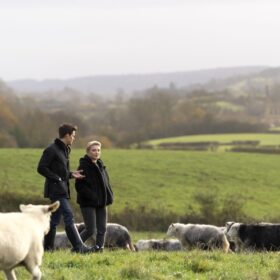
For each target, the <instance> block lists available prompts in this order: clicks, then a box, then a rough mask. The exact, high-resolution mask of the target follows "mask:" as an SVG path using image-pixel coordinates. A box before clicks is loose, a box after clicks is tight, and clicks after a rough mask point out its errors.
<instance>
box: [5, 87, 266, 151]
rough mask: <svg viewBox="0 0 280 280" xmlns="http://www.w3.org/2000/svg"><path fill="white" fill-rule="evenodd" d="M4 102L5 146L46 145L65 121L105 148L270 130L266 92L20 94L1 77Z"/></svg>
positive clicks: (172, 90)
mask: <svg viewBox="0 0 280 280" xmlns="http://www.w3.org/2000/svg"><path fill="white" fill-rule="evenodd" d="M0 106H1V110H0V147H44V146H45V145H47V144H48V143H50V141H52V139H53V138H54V137H56V130H57V127H58V126H59V125H60V124H61V123H63V122H69V123H73V124H76V125H77V126H78V131H79V137H78V139H77V142H76V146H81V147H84V145H85V143H86V142H87V141H89V140H91V139H93V138H95V139H98V140H100V141H102V143H103V144H104V146H105V147H112V146H114V147H129V146H130V145H131V144H135V143H136V144H141V143H142V142H143V141H146V140H149V139H156V138H162V137H172V136H180V135H191V134H206V133H207V134H208V133H234V132H236V133H239V132H263V131H266V130H267V124H265V123H262V122H261V119H262V116H263V114H264V111H265V96H260V95H258V96H257V97H255V96H253V95H252V94H248V95H247V96H244V95H243V96H235V95H233V94H231V93H230V92H228V91H226V90H221V91H214V92H210V91H207V90H202V89H201V90H187V89H184V88H180V89H178V88H176V87H175V86H174V85H171V86H170V87H168V88H158V87H156V86H155V87H153V88H149V89H147V90H145V91H141V92H135V94H134V95H132V97H129V98H126V97H125V95H124V94H123V93H121V92H119V93H118V94H116V95H115V97H114V98H112V99H110V100H108V99H105V98H102V96H100V95H97V94H94V93H88V94H83V93H80V92H77V91H74V90H72V89H69V88H65V89H64V90H62V91H58V92H49V93H46V94H41V93H38V94H37V95H36V96H35V95H34V94H33V95H32V96H31V95H30V96H28V95H27V96H24V97H19V96H17V95H16V93H15V92H14V91H12V90H11V89H10V88H8V87H7V86H6V85H5V83H3V82H0Z"/></svg>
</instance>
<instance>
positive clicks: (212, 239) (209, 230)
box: [167, 223, 229, 252]
mask: <svg viewBox="0 0 280 280" xmlns="http://www.w3.org/2000/svg"><path fill="white" fill-rule="evenodd" d="M167 235H168V236H174V237H176V238H178V239H179V240H180V241H181V243H182V245H183V246H184V247H186V248H187V249H191V248H192V247H207V248H209V249H213V248H221V249H223V250H224V251H225V252H228V251H229V242H228V240H227V238H226V236H225V234H224V230H223V229H221V228H219V227H216V226H213V225H200V224H181V223H173V224H171V225H170V226H169V228H168V230H167Z"/></svg>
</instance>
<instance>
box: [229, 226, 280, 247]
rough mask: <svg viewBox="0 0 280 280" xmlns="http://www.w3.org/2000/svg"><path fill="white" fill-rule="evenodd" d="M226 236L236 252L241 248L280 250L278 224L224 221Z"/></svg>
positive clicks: (279, 227)
mask: <svg viewBox="0 0 280 280" xmlns="http://www.w3.org/2000/svg"><path fill="white" fill-rule="evenodd" d="M226 228H227V231H226V236H227V238H228V240H229V241H230V242H233V243H234V245H235V248H236V251H237V252H240V251H241V250H267V251H279V250H280V224H272V223H256V224H243V223H235V222H227V223H226Z"/></svg>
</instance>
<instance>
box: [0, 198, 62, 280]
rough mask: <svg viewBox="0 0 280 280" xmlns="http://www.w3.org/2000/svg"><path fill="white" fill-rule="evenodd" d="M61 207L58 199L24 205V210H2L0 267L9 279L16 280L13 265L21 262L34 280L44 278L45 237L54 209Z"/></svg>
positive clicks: (0, 215) (0, 221)
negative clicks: (53, 201) (43, 203)
mask: <svg viewBox="0 0 280 280" xmlns="http://www.w3.org/2000/svg"><path fill="white" fill-rule="evenodd" d="M58 207H59V202H58V201H57V202H55V203H53V204H51V205H32V204H29V205H23V204H21V205H20V210H21V212H12V213H0V270H3V271H4V272H5V274H6V277H7V279H8V280H16V275H15V272H14V268H15V267H16V266H18V265H24V266H25V267H26V269H27V270H28V271H29V272H30V273H31V274H32V277H33V278H32V279H34V280H35V279H36V280H39V279H41V274H42V273H41V271H40V268H39V266H40V265H41V263H42V257H43V253H44V248H43V239H44V235H45V234H47V233H48V231H49V227H50V215H51V212H54V211H56V210H57V208H58Z"/></svg>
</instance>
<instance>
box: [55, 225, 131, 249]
mask: <svg viewBox="0 0 280 280" xmlns="http://www.w3.org/2000/svg"><path fill="white" fill-rule="evenodd" d="M76 227H77V229H78V231H79V232H80V233H81V232H82V231H83V229H84V228H85V225H84V223H79V224H76ZM87 243H88V244H89V245H94V244H95V239H94V238H93V237H91V238H90V239H89V240H88V241H87ZM104 245H105V247H107V248H110V249H114V248H122V249H127V250H131V251H135V248H134V246H133V244H132V241H131V237H130V234H129V231H128V229H127V228H126V227H125V226H122V225H120V224H116V223H107V226H106V235H105V244H104ZM54 247H55V249H63V248H69V247H70V244H69V241H68V239H67V236H66V234H65V232H58V233H57V234H56V237H55V242H54Z"/></svg>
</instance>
